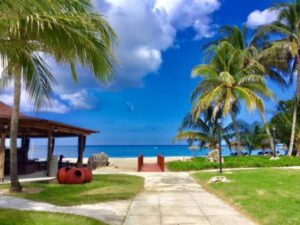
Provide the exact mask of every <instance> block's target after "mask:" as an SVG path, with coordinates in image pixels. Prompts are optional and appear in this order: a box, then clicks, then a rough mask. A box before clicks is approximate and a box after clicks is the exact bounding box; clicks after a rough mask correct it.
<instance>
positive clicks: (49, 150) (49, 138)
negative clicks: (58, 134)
mask: <svg viewBox="0 0 300 225" xmlns="http://www.w3.org/2000/svg"><path fill="white" fill-rule="evenodd" d="M51 157H52V130H49V131H48V148H47V176H49V174H50V160H51Z"/></svg>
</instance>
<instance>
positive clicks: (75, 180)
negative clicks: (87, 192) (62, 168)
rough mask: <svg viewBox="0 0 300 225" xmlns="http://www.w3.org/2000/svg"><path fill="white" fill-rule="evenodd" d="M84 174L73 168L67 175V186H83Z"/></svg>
mask: <svg viewBox="0 0 300 225" xmlns="http://www.w3.org/2000/svg"><path fill="white" fill-rule="evenodd" d="M84 180H85V176H84V173H83V172H82V170H81V169H80V168H75V167H72V168H71V169H70V170H69V171H68V172H67V174H66V184H83V183H84Z"/></svg>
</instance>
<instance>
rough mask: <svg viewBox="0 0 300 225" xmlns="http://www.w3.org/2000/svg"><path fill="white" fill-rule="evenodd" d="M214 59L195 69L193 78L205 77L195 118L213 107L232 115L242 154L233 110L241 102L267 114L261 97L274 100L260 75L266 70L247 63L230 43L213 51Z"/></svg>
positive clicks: (195, 96) (196, 92)
mask: <svg viewBox="0 0 300 225" xmlns="http://www.w3.org/2000/svg"><path fill="white" fill-rule="evenodd" d="M212 50H213V54H214V55H213V58H212V60H211V62H210V63H209V64H207V65H206V64H202V65H198V66H196V67H195V68H194V69H193V71H192V75H193V76H194V77H195V76H200V77H201V78H202V80H201V82H200V84H199V85H198V86H197V87H196V89H195V90H194V92H193V94H192V97H191V100H192V102H193V109H192V115H193V118H194V119H196V118H198V116H199V114H200V113H201V112H202V111H204V110H206V109H207V108H208V107H210V106H211V105H213V107H214V111H215V112H217V111H218V110H220V109H222V114H223V116H226V115H227V114H228V113H229V114H230V116H231V118H232V121H233V123H234V127H235V131H236V134H237V144H238V153H239V154H240V155H241V154H242V152H241V147H240V146H241V143H240V137H239V135H238V133H239V132H238V124H237V122H236V118H235V113H234V111H233V109H234V106H235V105H239V103H240V102H241V101H244V102H245V103H246V107H247V109H248V110H253V109H255V108H257V109H258V110H259V112H261V113H263V112H264V104H263V99H262V97H268V98H269V97H272V96H273V95H272V93H271V91H270V90H269V89H268V88H267V86H266V84H265V80H264V78H263V77H262V76H260V75H257V74H260V73H261V71H264V67H262V66H260V64H258V63H255V62H253V63H251V64H249V65H246V66H245V64H244V62H245V58H246V57H247V56H245V54H244V52H243V51H241V50H240V49H236V48H234V47H233V46H232V45H231V44H230V43H228V42H227V41H223V42H221V43H219V44H218V45H217V46H214V47H213V48H212Z"/></svg>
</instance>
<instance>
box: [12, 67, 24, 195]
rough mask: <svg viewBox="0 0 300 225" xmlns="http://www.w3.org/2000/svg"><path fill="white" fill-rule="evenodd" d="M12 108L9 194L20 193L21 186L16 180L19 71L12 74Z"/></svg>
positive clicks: (19, 95) (19, 94) (19, 93)
mask: <svg viewBox="0 0 300 225" xmlns="http://www.w3.org/2000/svg"><path fill="white" fill-rule="evenodd" d="M14 75H15V76H14V106H13V112H12V116H11V125H10V179H11V186H10V192H21V191H22V186H21V184H20V182H19V179H18V159H17V138H18V125H19V112H20V109H19V108H20V97H21V71H17V72H16V73H15V74H14Z"/></svg>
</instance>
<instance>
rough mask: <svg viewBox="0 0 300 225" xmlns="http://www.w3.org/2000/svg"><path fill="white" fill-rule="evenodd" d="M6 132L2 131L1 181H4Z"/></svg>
mask: <svg viewBox="0 0 300 225" xmlns="http://www.w3.org/2000/svg"><path fill="white" fill-rule="evenodd" d="M4 163H5V132H1V133H0V182H3V181H4V166H5V165H4Z"/></svg>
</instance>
